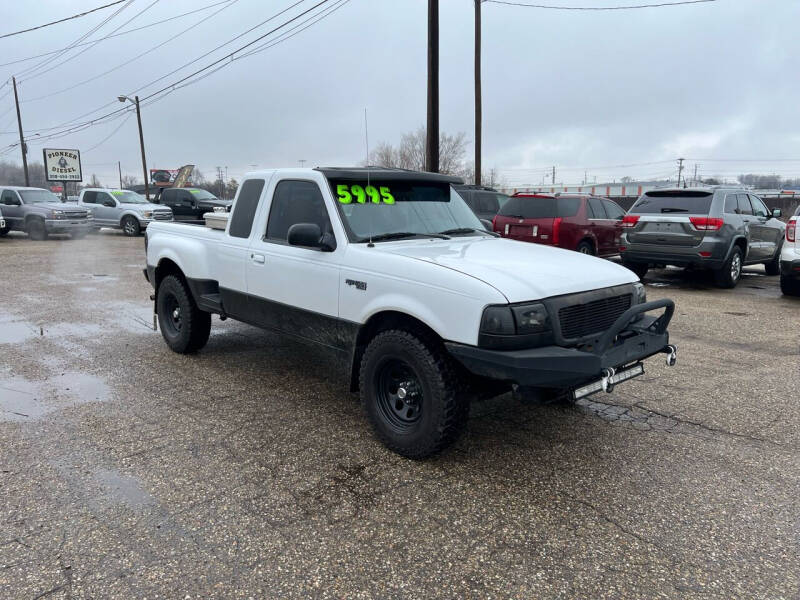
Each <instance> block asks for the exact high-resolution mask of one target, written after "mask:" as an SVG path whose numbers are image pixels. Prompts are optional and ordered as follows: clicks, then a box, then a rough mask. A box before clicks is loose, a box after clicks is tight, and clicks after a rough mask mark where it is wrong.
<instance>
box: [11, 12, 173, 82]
mask: <svg viewBox="0 0 800 600" xmlns="http://www.w3.org/2000/svg"><path fill="white" fill-rule="evenodd" d="M160 1H161V0H153V1H152V2H151V3H150V4H148V5H147V6H146V7H145V8H143V9H142V10H140V11H139V12H138V13H136V14H135V15H133V16H132V17H131V18H130V19H128V20H127V21H125V22H124V23H123V24H122V25H120V26H119V27H117V28H116V29H114V30H113V31H112V32H111V33H116V32H117V31H119V30H120V29H122V28H123V27H125V25H127V24H128V23H130V22H131V21H133V20H134V19H136V18H137V17H139V16H141V15H142V14H144V13H145V12H147V11H148V10H150V9H151V8H153V6H155V5H156V4H158V3H159V2H160ZM100 41H101V40H99V39H98V40H94V43H92V44H89V46H87V47H86V48H83V49H82V50H80V51H79V52H77V53H75V54H73V55H72V56H69V57H67V58H65V59H64V60H62V61H61V62H59V63H56V64H54V65H51V66H50V67H48V68H47V69H45V70H43V71H39V72H38V73H34V74H33V75H28V76H27V77H26V78H25V82H28V81H30V80H31V79H36V78H37V77H41V76H42V75H44V74H45V73H49V72H50V71H52V70H54V69H57V68H58V67H60V66H61V65H64V64H66V63H68V62H70V61H71V60H75V59H76V58H78V57H79V56H80V55H81V54H83V53H84V52H87V51H89V50H91V49H92V48H94V47H95V46H96V45H97V44H99V43H100Z"/></svg>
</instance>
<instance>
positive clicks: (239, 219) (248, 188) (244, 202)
mask: <svg viewBox="0 0 800 600" xmlns="http://www.w3.org/2000/svg"><path fill="white" fill-rule="evenodd" d="M263 189H264V180H263V179H248V180H247V181H245V182H244V183H243V184H242V189H241V190H240V191H239V199H238V200H237V201H236V209H235V210H234V211H233V216H232V217H231V226H230V230H229V234H230V235H231V236H232V237H238V238H249V237H250V231H251V230H252V229H253V219H254V218H255V216H256V209H258V200H259V199H260V198H261V192H262V191H263Z"/></svg>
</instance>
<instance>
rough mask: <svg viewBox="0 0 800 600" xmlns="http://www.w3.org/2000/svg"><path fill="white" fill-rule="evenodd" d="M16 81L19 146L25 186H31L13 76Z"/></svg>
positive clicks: (16, 99)
mask: <svg viewBox="0 0 800 600" xmlns="http://www.w3.org/2000/svg"><path fill="white" fill-rule="evenodd" d="M11 81H13V82H14V104H16V105H17V125H18V126H19V147H20V150H22V169H23V170H24V171H25V187H28V186H30V184H31V180H30V178H29V177H28V157H27V154H28V147H27V146H26V145H25V137H24V136H23V135H22V115H20V113H19V96H17V78H16V77H12V78H11Z"/></svg>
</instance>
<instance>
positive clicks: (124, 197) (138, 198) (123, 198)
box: [111, 190, 149, 204]
mask: <svg viewBox="0 0 800 600" xmlns="http://www.w3.org/2000/svg"><path fill="white" fill-rule="evenodd" d="M111 194H112V195H113V196H114V198H116V199H117V201H118V202H122V204H149V202H147V198H145V197H144V196H142V195H141V194H137V193H136V192H131V191H128V190H115V191H113V192H111Z"/></svg>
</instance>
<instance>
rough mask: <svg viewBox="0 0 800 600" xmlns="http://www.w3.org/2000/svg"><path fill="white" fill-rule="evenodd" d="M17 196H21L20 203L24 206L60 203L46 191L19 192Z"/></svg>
mask: <svg viewBox="0 0 800 600" xmlns="http://www.w3.org/2000/svg"><path fill="white" fill-rule="evenodd" d="M19 195H20V196H22V201H23V202H24V203H25V204H42V203H44V202H49V203H53V202H60V200H57V199H56V198H55V196H54V195H53V193H52V192H48V191H47V190H19Z"/></svg>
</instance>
